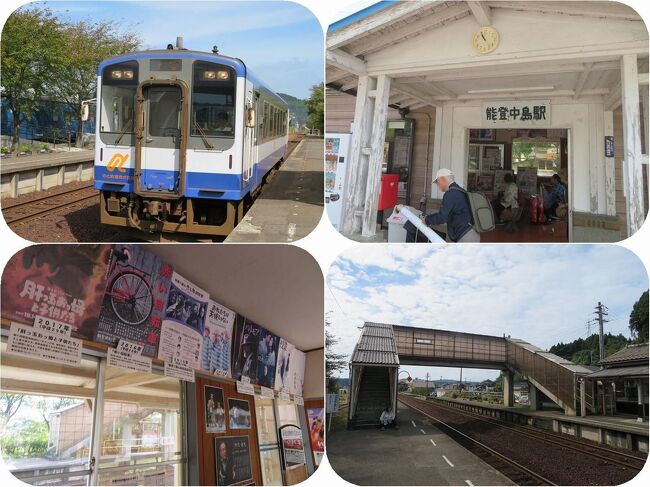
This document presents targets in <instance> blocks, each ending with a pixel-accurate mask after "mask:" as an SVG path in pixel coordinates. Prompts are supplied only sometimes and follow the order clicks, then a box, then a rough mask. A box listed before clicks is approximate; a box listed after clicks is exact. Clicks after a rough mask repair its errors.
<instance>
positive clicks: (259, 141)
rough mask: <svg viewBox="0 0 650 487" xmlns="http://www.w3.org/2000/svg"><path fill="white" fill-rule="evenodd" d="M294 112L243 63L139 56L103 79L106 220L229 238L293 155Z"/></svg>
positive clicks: (100, 123) (100, 179)
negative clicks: (290, 132)
mask: <svg viewBox="0 0 650 487" xmlns="http://www.w3.org/2000/svg"><path fill="white" fill-rule="evenodd" d="M288 116H289V113H288V106H287V104H286V103H285V102H284V100H282V98H281V97H280V96H278V95H277V94H276V93H274V92H273V91H272V90H271V89H270V88H268V87H267V86H266V85H265V84H264V83H262V82H261V81H260V80H259V79H257V78H256V77H255V76H254V75H253V74H252V73H251V72H250V70H249V69H248V68H247V67H246V65H245V64H244V62H243V61H242V60H241V59H236V58H231V57H227V56H222V55H219V54H217V53H206V52H198V51H189V50H185V49H182V48H181V47H178V45H177V47H174V46H172V45H171V44H170V45H169V46H167V49H166V50H151V51H141V52H135V53H131V54H126V55H122V56H117V57H113V58H110V59H107V60H106V61H103V62H102V63H101V64H100V65H99V69H98V72H97V110H96V117H97V124H96V126H97V128H96V148H95V188H96V189H98V190H99V191H100V195H101V199H100V212H101V222H102V223H105V224H109V225H117V226H122V227H131V228H138V229H141V230H143V231H145V232H171V233H176V232H178V233H189V234H200V235H209V236H223V235H228V234H229V233H230V232H231V231H232V229H233V228H234V227H235V225H237V223H238V221H240V220H241V218H242V217H243V215H244V213H245V210H246V209H247V207H248V206H249V205H250V204H251V202H252V201H253V199H254V198H255V196H256V195H257V194H258V193H259V190H260V188H261V186H262V184H263V183H264V182H265V178H266V176H267V175H268V174H269V172H270V171H271V170H272V169H274V168H275V167H277V166H278V165H279V164H280V163H281V162H282V161H283V160H284V157H285V155H286V152H287V143H288V137H287V127H288Z"/></svg>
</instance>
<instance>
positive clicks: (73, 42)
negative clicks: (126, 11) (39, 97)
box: [52, 20, 142, 147]
mask: <svg viewBox="0 0 650 487" xmlns="http://www.w3.org/2000/svg"><path fill="white" fill-rule="evenodd" d="M118 29H119V24H116V23H115V22H114V21H101V22H91V21H89V20H80V21H79V22H76V23H73V24H66V25H64V26H63V34H64V42H65V50H66V56H65V57H64V58H63V61H62V62H61V63H60V64H59V65H58V69H57V72H56V75H55V76H54V79H53V80H52V92H53V95H54V96H55V97H56V98H57V99H58V100H60V101H63V102H65V103H66V104H67V105H68V106H70V107H71V108H73V113H75V114H76V117H77V147H81V144H82V137H83V121H82V120H81V106H82V102H83V101H84V100H90V99H92V98H94V97H95V94H96V91H97V66H99V63H100V62H102V61H103V60H104V59H106V58H108V57H111V56H116V55H118V54H124V53H126V52H131V51H134V50H136V49H137V48H138V46H139V45H140V44H141V42H142V41H141V39H140V37H139V36H138V34H136V33H135V32H130V31H126V32H120V31H119V30H118Z"/></svg>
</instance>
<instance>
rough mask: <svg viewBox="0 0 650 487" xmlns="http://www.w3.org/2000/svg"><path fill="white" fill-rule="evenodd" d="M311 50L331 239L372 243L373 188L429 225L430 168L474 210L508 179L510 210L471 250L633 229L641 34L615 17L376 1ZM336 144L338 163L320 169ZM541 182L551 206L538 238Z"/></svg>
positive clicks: (542, 6)
mask: <svg viewBox="0 0 650 487" xmlns="http://www.w3.org/2000/svg"><path fill="white" fill-rule="evenodd" d="M326 45H327V52H326V58H327V76H326V78H327V91H326V132H327V133H328V134H329V135H327V136H326V180H327V177H328V175H329V178H330V180H331V184H330V186H329V187H326V203H327V204H330V203H331V202H332V201H335V204H337V205H340V209H339V213H340V216H337V219H339V220H340V221H339V222H338V229H339V231H341V232H342V233H343V234H345V235H348V236H350V237H352V238H357V239H362V240H364V239H371V240H372V239H375V240H382V238H383V237H382V235H381V234H378V233H377V230H378V225H377V223H378V218H377V211H378V208H379V209H383V210H384V214H383V218H382V221H381V223H382V224H383V226H384V227H385V226H386V216H387V215H389V214H390V209H386V208H383V207H381V206H380V205H381V192H382V191H383V186H382V180H384V179H385V175H386V174H394V175H396V177H397V178H398V180H399V187H398V194H397V200H396V202H397V203H402V204H407V205H410V206H412V207H414V208H416V209H419V210H422V211H425V212H428V213H430V212H433V211H435V210H436V209H437V208H438V207H439V205H440V201H441V198H442V194H441V193H440V191H439V190H438V189H437V187H436V185H435V184H433V183H432V181H433V175H435V173H436V172H437V170H438V169H441V168H448V169H451V171H452V172H453V173H454V175H455V177H456V181H457V182H458V183H459V184H460V185H461V186H462V187H464V188H467V189H469V190H471V191H480V192H483V193H484V194H485V195H486V196H487V197H488V199H490V200H495V199H498V195H499V193H500V191H502V190H503V186H504V177H505V174H506V173H510V174H513V176H514V179H515V182H516V183H517V185H518V195H517V200H518V206H519V208H521V211H518V212H515V215H514V216H512V218H515V221H514V222H512V224H511V225H506V226H497V228H496V229H495V230H494V231H492V232H487V233H484V234H482V235H481V237H482V238H481V240H482V241H488V242H489V241H514V242H527V241H528V242H549V241H550V242H566V241H571V242H601V241H620V240H622V239H625V238H627V237H629V236H631V235H632V234H634V233H635V232H636V231H637V230H638V229H639V228H640V227H641V225H642V224H643V222H644V219H645V215H646V213H647V209H648V171H647V167H648V166H647V161H648V155H647V154H648V149H647V147H648V131H647V127H646V123H645V121H646V120H647V118H648V31H647V29H646V25H645V24H644V22H643V20H642V19H641V17H640V16H639V15H638V14H637V13H636V12H635V11H634V10H633V9H631V8H630V7H627V6H625V5H623V4H621V3H617V2H597V1H589V2H559V1H555V2H553V1H551V2H546V1H544V2H523V1H494V2H493V1H481V2H473V1H452V2H440V1H433V2H418V1H415V2H399V1H398V2H392V1H384V2H379V3H377V4H375V5H372V6H370V7H368V8H366V9H364V10H362V11H360V12H357V13H356V14H353V15H351V16H349V17H347V18H344V19H342V20H340V21H339V22H337V23H335V24H332V25H331V26H330V28H329V30H328V34H327V43H326ZM339 136H345V137H347V142H346V143H347V145H348V147H347V152H346V157H336V156H332V157H330V158H329V159H328V152H327V151H328V148H329V150H330V151H333V150H335V149H336V147H337V145H336V143H334V144H332V143H331V141H332V140H334V141H336V140H338V139H337V137H339ZM328 140H329V141H330V143H329V144H328ZM341 166H345V167H344V168H342V167H341ZM554 174H557V175H559V176H560V178H561V180H562V184H563V185H564V186H565V197H566V205H561V211H559V212H557V216H558V217H559V220H556V221H552V222H551V223H550V224H548V225H543V224H538V223H537V222H538V221H541V218H539V220H538V218H536V217H539V216H540V215H539V214H538V213H535V211H536V210H535V208H536V206H535V205H539V204H540V202H545V201H546V198H548V194H549V192H550V190H551V177H552V176H553V175H554ZM337 175H343V176H342V177H341V179H342V180H344V184H342V185H337V183H336V180H335V178H337V177H338V176H337ZM335 193H336V196H335V197H334V198H332V195H333V194H335ZM387 212H388V213H387ZM533 214H535V217H534V216H533ZM544 220H545V219H544Z"/></svg>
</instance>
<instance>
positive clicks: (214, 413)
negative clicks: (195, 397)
mask: <svg viewBox="0 0 650 487" xmlns="http://www.w3.org/2000/svg"><path fill="white" fill-rule="evenodd" d="M203 397H204V407H205V431H206V433H225V432H226V408H225V402H224V400H223V389H221V388H220V387H212V386H208V385H205V386H203Z"/></svg>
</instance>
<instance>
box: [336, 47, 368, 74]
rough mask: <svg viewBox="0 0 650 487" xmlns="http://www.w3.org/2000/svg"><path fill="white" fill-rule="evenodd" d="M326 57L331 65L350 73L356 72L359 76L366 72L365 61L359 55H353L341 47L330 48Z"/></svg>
mask: <svg viewBox="0 0 650 487" xmlns="http://www.w3.org/2000/svg"><path fill="white" fill-rule="evenodd" d="M326 59H327V63H328V64H329V65H330V66H335V67H337V68H339V69H342V70H344V71H347V72H349V73H353V74H356V75H357V76H363V75H364V74H365V73H366V63H365V61H363V60H361V59H359V58H358V57H355V56H351V55H350V54H348V53H347V52H344V51H341V50H340V49H333V50H330V49H328V50H327V53H326Z"/></svg>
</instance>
